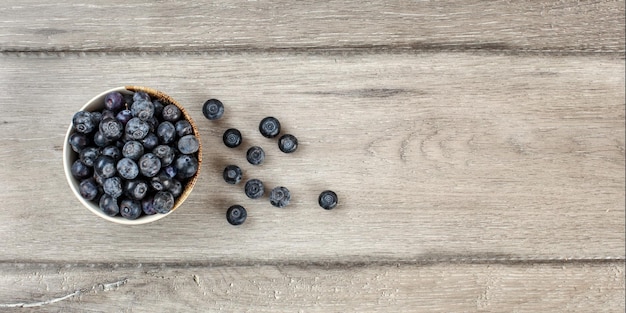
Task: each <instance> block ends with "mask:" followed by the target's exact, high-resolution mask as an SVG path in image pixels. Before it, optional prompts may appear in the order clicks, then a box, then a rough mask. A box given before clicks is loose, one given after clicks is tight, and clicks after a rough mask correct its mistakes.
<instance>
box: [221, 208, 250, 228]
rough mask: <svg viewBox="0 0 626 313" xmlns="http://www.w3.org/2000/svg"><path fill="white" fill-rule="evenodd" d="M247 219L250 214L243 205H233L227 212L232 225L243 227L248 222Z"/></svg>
mask: <svg viewBox="0 0 626 313" xmlns="http://www.w3.org/2000/svg"><path fill="white" fill-rule="evenodd" d="M246 217H248V212H246V209H245V208H244V207H242V206H241V205H238V204H236V205H233V206H231V207H230V208H228V210H227V211H226V220H227V221H228V223H230V224H231V225H235V226H237V225H241V224H243V222H245V221H246Z"/></svg>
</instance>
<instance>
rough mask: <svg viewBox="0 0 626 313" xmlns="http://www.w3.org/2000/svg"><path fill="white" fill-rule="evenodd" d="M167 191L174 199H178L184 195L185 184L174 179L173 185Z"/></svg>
mask: <svg viewBox="0 0 626 313" xmlns="http://www.w3.org/2000/svg"><path fill="white" fill-rule="evenodd" d="M167 191H169V192H170V193H171V194H172V196H174V198H178V196H180V195H181V194H182V193H183V184H182V183H181V182H180V181H179V180H177V179H172V184H171V185H170V187H169V188H168V189H167Z"/></svg>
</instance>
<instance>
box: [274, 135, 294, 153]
mask: <svg viewBox="0 0 626 313" xmlns="http://www.w3.org/2000/svg"><path fill="white" fill-rule="evenodd" d="M278 149H280V151H282V152H284V153H292V152H294V151H296V149H298V138H296V137H295V136H293V135H289V134H286V135H282V136H280V138H279V139H278Z"/></svg>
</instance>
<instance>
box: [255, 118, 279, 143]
mask: <svg viewBox="0 0 626 313" xmlns="http://www.w3.org/2000/svg"><path fill="white" fill-rule="evenodd" d="M259 131H260V132H261V135H263V136H264V137H267V138H274V137H276V136H278V134H279V133H280V122H279V121H278V120H277V119H276V118H275V117H272V116H268V117H266V118H264V119H262V120H261V123H259Z"/></svg>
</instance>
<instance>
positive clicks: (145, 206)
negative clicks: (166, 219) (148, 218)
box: [141, 195, 157, 215]
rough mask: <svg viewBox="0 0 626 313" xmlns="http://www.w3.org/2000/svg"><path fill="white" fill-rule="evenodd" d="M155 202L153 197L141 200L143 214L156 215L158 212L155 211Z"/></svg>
mask: <svg viewBox="0 0 626 313" xmlns="http://www.w3.org/2000/svg"><path fill="white" fill-rule="evenodd" d="M153 200H154V196H153V195H150V196H147V197H145V198H143V199H142V200H141V209H142V210H143V213H145V214H146V215H152V214H156V212H157V211H156V210H155V209H154V203H153Z"/></svg>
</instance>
